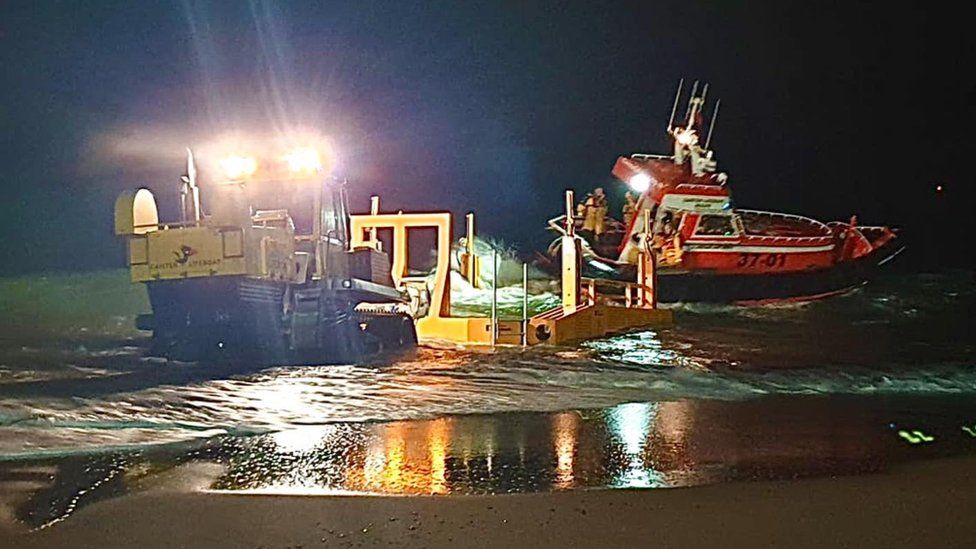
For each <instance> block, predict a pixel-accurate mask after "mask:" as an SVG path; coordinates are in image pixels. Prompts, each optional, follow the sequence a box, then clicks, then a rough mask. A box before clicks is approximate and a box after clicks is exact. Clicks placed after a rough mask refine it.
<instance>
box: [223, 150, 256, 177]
mask: <svg viewBox="0 0 976 549" xmlns="http://www.w3.org/2000/svg"><path fill="white" fill-rule="evenodd" d="M220 169H221V170H223V172H224V175H225V176H227V178H228V179H243V178H245V177H248V176H250V175H254V172H256V171H258V161H257V160H255V159H254V158H251V157H249V156H228V157H227V158H224V159H223V160H221V161H220Z"/></svg>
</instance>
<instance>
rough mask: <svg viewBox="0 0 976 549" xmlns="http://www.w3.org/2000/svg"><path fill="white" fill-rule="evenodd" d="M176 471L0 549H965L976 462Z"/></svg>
mask: <svg viewBox="0 0 976 549" xmlns="http://www.w3.org/2000/svg"><path fill="white" fill-rule="evenodd" d="M213 472H214V470H210V471H204V470H200V469H196V470H194V469H193V468H192V467H191V468H189V470H188V469H187V468H178V469H177V470H174V471H170V472H168V473H164V474H162V475H160V477H158V478H155V479H148V480H147V483H146V484H145V485H144V487H143V489H141V490H137V491H135V492H133V493H129V494H126V495H123V496H120V497H117V498H112V499H107V500H103V501H99V502H96V503H93V504H91V505H89V506H86V507H84V508H82V509H80V510H78V511H77V512H76V513H75V514H73V515H72V516H71V517H69V518H68V519H67V520H64V521H62V522H59V523H57V524H54V525H52V526H50V527H48V528H45V529H42V530H40V531H35V532H25V531H23V530H11V529H10V525H9V524H7V525H0V545H3V546H4V547H11V548H14V547H52V546H72V547H135V546H139V547H173V546H206V547H282V546H286V547H288V546H290V547H296V546H300V547H313V546H318V547H321V546H337V545H338V546H343V547H352V546H356V547H359V546H366V547H371V546H389V545H397V546H411V547H422V546H427V547H442V546H461V547H486V546H506V545H507V546H534V547H561V548H562V547H566V546H577V545H578V546H632V545H637V544H641V545H644V544H649V543H654V544H656V545H668V546H688V545H708V546H717V545H721V546H732V547H739V546H742V547H744V546H755V545H757V544H763V545H779V546H792V547H798V546H806V547H814V546H816V547H822V546H823V545H827V544H829V545H850V546H908V545H919V544H923V543H924V544H932V543H938V545H939V546H972V545H973V544H974V543H976V530H973V529H971V528H970V524H969V520H970V515H971V511H972V510H973V509H976V458H974V457H968V456H967V457H955V458H943V459H933V460H926V461H919V462H913V463H910V464H903V465H900V466H897V467H894V468H892V470H890V471H889V472H886V473H882V474H870V475H860V476H842V477H833V478H830V477H822V478H809V479H802V480H795V481H755V482H732V483H721V484H713V485H707V486H696V487H688V488H668V489H645V490H639V489H622V490H575V491H562V492H548V493H528V494H505V495H484V496H480V495H462V496H392V497H386V496H362V495H338V496H294V495H287V496H278V495H258V494H246V495H245V494H239V495H238V494H227V493H216V492H208V491H201V490H200V487H202V486H205V485H206V479H207V478H209V477H210V476H211V475H212V473H213Z"/></svg>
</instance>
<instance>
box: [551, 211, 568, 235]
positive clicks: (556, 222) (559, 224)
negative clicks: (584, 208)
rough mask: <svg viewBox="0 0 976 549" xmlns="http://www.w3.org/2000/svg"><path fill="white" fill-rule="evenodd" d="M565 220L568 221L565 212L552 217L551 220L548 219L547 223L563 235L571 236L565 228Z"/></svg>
mask: <svg viewBox="0 0 976 549" xmlns="http://www.w3.org/2000/svg"><path fill="white" fill-rule="evenodd" d="M565 221H566V214H563V215H561V216H559V217H554V218H552V219H550V220H549V221H547V224H548V225H549V227H551V228H552V229H553V230H554V231H556V232H558V233H559V234H561V235H563V236H569V234H568V233H567V232H566V229H564V228H563V224H565V223H564V222H565Z"/></svg>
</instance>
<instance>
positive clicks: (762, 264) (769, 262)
mask: <svg viewBox="0 0 976 549" xmlns="http://www.w3.org/2000/svg"><path fill="white" fill-rule="evenodd" d="M736 265H738V266H739V267H747V268H759V269H762V268H766V269H776V268H779V267H782V266H784V265H786V254H751V253H740V254H739V261H738V262H736Z"/></svg>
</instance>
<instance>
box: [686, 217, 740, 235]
mask: <svg viewBox="0 0 976 549" xmlns="http://www.w3.org/2000/svg"><path fill="white" fill-rule="evenodd" d="M735 233H736V231H735V226H734V225H733V224H732V216H731V215H703V216H701V219H700V220H699V221H698V227H696V228H695V234H696V235H704V236H735Z"/></svg>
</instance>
